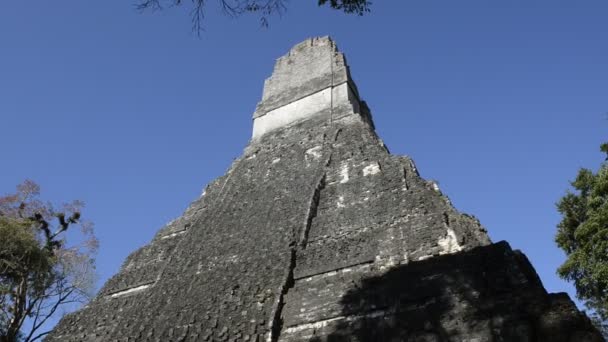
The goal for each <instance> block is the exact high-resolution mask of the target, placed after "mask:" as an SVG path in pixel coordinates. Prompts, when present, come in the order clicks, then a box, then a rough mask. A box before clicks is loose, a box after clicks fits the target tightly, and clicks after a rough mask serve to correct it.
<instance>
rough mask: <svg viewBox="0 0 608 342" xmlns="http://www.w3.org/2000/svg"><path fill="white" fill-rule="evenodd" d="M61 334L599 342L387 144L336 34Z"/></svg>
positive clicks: (278, 89) (294, 65) (292, 69)
mask: <svg viewBox="0 0 608 342" xmlns="http://www.w3.org/2000/svg"><path fill="white" fill-rule="evenodd" d="M48 340H49V341H258V342H261V341H269V342H274V341H564V342H566V341H568V342H570V341H600V340H601V339H600V337H599V335H598V334H597V332H596V331H595V330H594V329H593V328H592V327H591V325H590V323H589V320H588V319H587V318H586V317H585V316H584V315H582V314H581V313H580V312H579V311H578V310H576V307H575V306H574V305H573V304H572V302H571V301H570V300H569V299H568V298H567V297H564V296H563V295H549V294H547V293H546V291H545V290H544V288H543V286H542V284H541V283H540V280H539V279H538V276H537V275H536V273H535V272H534V269H533V268H532V266H531V265H530V264H529V263H528V262H527V260H526V259H525V257H524V256H523V255H522V254H521V253H519V252H516V251H515V252H514V251H512V250H511V248H510V247H509V245H508V244H506V243H504V242H503V243H497V244H491V243H490V240H489V238H488V236H487V234H486V231H485V229H484V228H483V227H482V226H481V225H480V224H479V222H478V221H477V220H476V219H475V218H474V217H472V216H469V215H466V214H461V213H459V212H458V211H457V210H455V209H454V208H453V207H452V205H451V204H450V202H449V200H448V199H447V197H445V196H444V195H443V194H442V193H441V192H440V191H439V189H438V188H437V186H436V185H435V184H434V183H432V182H428V181H426V180H424V179H422V178H421V177H420V176H419V175H418V172H417V170H416V168H415V166H414V163H413V161H412V160H411V159H410V158H408V157H401V156H394V155H391V154H389V153H388V151H387V149H386V148H385V146H384V145H383V143H382V142H381V140H380V139H379V138H378V137H377V135H376V133H375V131H374V126H373V123H372V120H371V116H370V114H369V110H368V108H367V106H366V105H365V103H364V102H362V101H361V100H360V98H359V95H358V93H357V90H356V87H355V85H354V82H352V80H351V78H350V74H349V71H348V67H347V65H346V63H345V59H344V56H343V55H342V54H341V53H339V52H338V50H337V48H336V46H335V44H334V43H333V41H331V40H330V39H329V38H327V37H324V38H313V39H309V40H306V41H305V42H303V43H301V44H298V45H296V46H295V47H294V48H293V49H291V50H290V52H289V53H288V54H287V55H286V56H284V57H281V58H279V59H278V60H277V63H276V66H275V68H274V72H273V74H272V76H271V77H270V78H269V79H267V80H266V83H265V86H264V94H263V96H262V101H261V102H260V103H259V104H258V107H257V110H256V112H255V114H254V123H253V137H252V140H251V142H250V143H249V145H248V146H247V147H246V148H245V151H244V153H243V155H242V156H241V157H240V158H239V159H237V160H236V161H235V162H234V163H233V165H232V166H231V167H230V169H229V170H228V172H227V173H226V175H224V176H222V177H220V178H218V179H217V180H215V181H214V182H212V183H211V184H209V185H208V186H207V188H206V189H205V191H204V192H203V195H202V196H201V197H200V198H199V199H197V200H195V201H194V202H193V203H192V204H191V205H190V207H189V208H188V209H187V210H186V212H185V213H184V215H183V216H181V217H179V218H178V219H176V220H174V221H172V222H170V223H169V224H168V225H167V226H166V227H163V228H162V229H161V230H160V231H159V232H158V234H157V235H156V237H155V238H154V239H153V240H152V241H151V242H150V244H148V245H147V246H145V247H143V248H141V249H139V250H137V251H135V252H134V253H133V254H131V255H130V256H129V257H128V258H127V260H126V261H125V263H124V264H123V266H122V268H121V270H120V272H119V273H118V274H116V275H115V276H114V277H112V278H111V279H110V280H109V281H108V282H107V283H106V284H105V285H104V287H103V288H102V289H101V291H100V293H99V294H98V296H97V297H96V298H95V299H94V300H93V301H92V302H91V303H90V305H88V306H87V307H86V308H84V309H82V310H80V311H78V312H77V313H74V314H71V315H68V316H66V317H65V318H64V319H63V320H62V321H61V322H60V324H59V325H58V326H57V328H56V330H55V331H54V332H53V333H52V334H51V335H50V336H49V338H48Z"/></svg>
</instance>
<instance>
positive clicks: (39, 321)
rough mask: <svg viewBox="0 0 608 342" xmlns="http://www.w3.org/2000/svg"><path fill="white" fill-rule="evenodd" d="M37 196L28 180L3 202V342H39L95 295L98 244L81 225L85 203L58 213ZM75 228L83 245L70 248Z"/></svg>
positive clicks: (0, 299)
mask: <svg viewBox="0 0 608 342" xmlns="http://www.w3.org/2000/svg"><path fill="white" fill-rule="evenodd" d="M39 194H40V188H39V186H38V185H37V184H36V183H34V182H32V181H29V180H28V181H25V182H23V183H22V184H20V185H19V186H17V193H15V194H11V195H7V196H4V197H0V342H13V341H35V340H38V339H41V338H42V337H44V336H45V335H46V334H48V332H49V331H45V328H46V327H47V326H46V325H45V324H46V323H48V321H49V319H51V318H52V317H56V316H57V315H58V314H59V311H58V310H59V309H61V308H63V309H65V308H66V307H67V308H69V307H73V306H74V305H75V303H83V302H85V301H87V300H88V299H89V298H90V297H91V296H92V290H93V288H94V284H95V272H94V269H95V268H94V260H93V255H94V253H95V251H96V249H97V240H96V239H95V236H94V235H93V229H92V225H91V224H90V223H88V222H84V221H82V220H81V217H80V209H81V208H82V207H83V203H82V202H80V201H73V202H72V203H69V204H63V205H62V206H60V208H59V209H55V207H53V206H52V205H51V204H50V203H44V202H42V201H40V200H39V199H38V196H39ZM73 226H79V227H80V233H81V234H80V236H79V240H80V241H81V242H80V243H79V244H76V245H70V246H68V244H67V233H68V229H70V228H71V227H73ZM71 231H72V230H70V232H71Z"/></svg>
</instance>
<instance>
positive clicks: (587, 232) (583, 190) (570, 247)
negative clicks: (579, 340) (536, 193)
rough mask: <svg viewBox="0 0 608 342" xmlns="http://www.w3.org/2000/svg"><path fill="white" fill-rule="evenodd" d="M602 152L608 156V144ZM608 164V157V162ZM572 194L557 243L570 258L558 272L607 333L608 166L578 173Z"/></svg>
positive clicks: (561, 207) (563, 206) (565, 200)
mask: <svg viewBox="0 0 608 342" xmlns="http://www.w3.org/2000/svg"><path fill="white" fill-rule="evenodd" d="M600 150H601V151H602V152H604V153H606V154H607V156H608V143H604V144H602V145H601V147H600ZM606 160H608V157H607V158H606ZM571 184H572V187H573V188H574V192H573V191H568V193H567V194H566V195H565V196H564V197H562V198H561V199H560V200H559V202H558V203H557V209H558V211H559V212H560V213H561V214H562V220H561V222H560V223H559V224H558V226H557V227H558V231H557V236H556V237H555V240H556V242H557V244H558V246H559V247H560V248H562V249H563V250H564V251H565V252H566V255H567V259H566V261H565V262H564V264H563V265H561V266H560V267H559V269H558V270H557V272H558V274H559V275H560V277H562V278H563V279H566V280H568V281H571V282H573V283H574V286H575V287H576V291H577V297H578V298H579V299H581V300H583V301H584V302H585V304H586V306H587V307H588V308H589V309H591V310H593V312H594V317H593V320H594V321H595V322H596V325H597V326H598V327H599V328H600V329H602V328H604V329H603V330H604V333H606V331H608V330H607V329H606V322H607V321H608V162H606V161H605V162H604V163H602V164H601V166H600V168H599V170H598V171H597V172H596V173H594V172H593V171H591V170H589V169H585V168H582V169H580V170H579V172H578V175H577V176H576V179H575V180H574V181H573V182H571Z"/></svg>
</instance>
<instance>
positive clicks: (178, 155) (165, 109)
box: [0, 0, 608, 295]
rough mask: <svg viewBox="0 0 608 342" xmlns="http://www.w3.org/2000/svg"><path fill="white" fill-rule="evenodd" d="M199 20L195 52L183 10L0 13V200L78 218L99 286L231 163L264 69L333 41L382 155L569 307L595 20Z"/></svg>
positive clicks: (491, 4) (538, 4)
mask: <svg viewBox="0 0 608 342" xmlns="http://www.w3.org/2000/svg"><path fill="white" fill-rule="evenodd" d="M186 3H187V2H186ZM209 3H210V6H209V8H208V11H209V12H208V17H207V20H206V23H205V26H206V31H205V32H204V33H203V34H202V36H201V38H200V39H199V38H197V37H196V36H195V35H193V34H192V33H191V32H190V28H191V26H190V25H191V24H190V18H189V16H188V11H187V9H186V8H177V9H169V10H167V11H165V12H158V13H147V14H139V13H138V12H136V11H135V10H134V7H133V2H132V1H129V0H105V1H81V0H78V1H77V0H65V1H48V0H47V1H42V0H35V1H2V2H1V3H0V146H1V148H2V157H1V158H0V165H1V169H0V170H1V177H0V193H7V192H11V191H13V190H14V186H15V185H16V184H17V183H19V182H21V181H22V180H23V179H25V178H31V179H33V180H35V181H36V182H38V183H39V184H40V185H41V186H42V190H43V195H44V197H45V198H48V199H51V200H53V201H57V202H59V201H61V200H68V199H82V200H84V201H85V202H86V203H87V208H86V210H85V211H84V215H85V216H86V217H87V218H89V219H90V220H92V221H94V222H95V224H96V231H97V235H98V237H99V238H100V242H101V248H100V251H99V255H98V258H97V264H98V269H99V275H100V282H99V284H100V285H101V284H102V283H103V282H104V281H105V280H106V279H107V278H108V277H110V276H111V275H112V274H114V273H115V272H116V271H117V270H118V269H119V267H120V264H121V263H122V261H123V260H124V258H125V257H126V256H127V255H128V254H129V253H130V252H132V251H134V250H135V249H136V248H138V247H141V246H142V245H144V244H145V243H147V242H148V241H149V240H150V239H151V238H152V236H153V235H154V234H155V232H156V231H157V230H158V229H159V228H160V227H162V226H163V225H164V224H165V223H167V222H168V221H170V220H171V219H173V218H175V217H177V216H179V215H180V214H181V213H182V211H183V210H184V209H185V208H186V206H187V205H188V204H189V202H190V201H191V200H193V199H195V198H196V197H197V196H199V194H200V193H201V190H202V189H203V187H204V186H205V184H207V183H208V182H209V181H211V180H212V179H214V178H215V177H218V176H219V175H221V174H223V173H224V172H225V170H226V168H227V167H228V166H229V165H230V163H231V161H232V160H233V159H234V158H235V157H237V156H238V155H240V153H241V151H242V149H243V148H244V147H245V145H246V144H247V142H248V139H249V137H250V132H251V115H252V113H253V111H254V109H255V105H256V103H257V102H258V100H259V99H260V97H261V94H262V86H263V81H264V79H265V78H266V77H268V76H269V75H270V73H271V71H272V67H273V64H274V60H275V59H276V58H277V57H279V56H281V55H283V54H284V53H286V52H287V50H288V49H289V48H290V47H291V46H292V45H293V44H295V43H298V42H300V41H301V40H303V39H305V38H307V37H310V36H319V35H327V34H329V35H331V36H332V37H333V38H334V39H335V40H336V41H337V43H338V46H339V47H340V49H341V50H342V51H344V52H345V53H346V55H347V58H348V62H349V64H350V66H351V70H352V73H353V76H354V78H355V81H356V82H357V84H358V87H359V90H360V93H361V95H362V97H363V98H364V99H365V100H366V101H367V102H368V103H369V105H370V107H371V109H372V113H373V115H374V119H375V123H376V126H377V129H378V131H379V134H380V135H381V136H382V137H383V139H384V140H385V142H386V144H387V145H388V146H389V148H390V149H391V151H392V152H393V153H397V154H407V155H410V156H412V157H413V158H414V160H415V161H416V162H417V165H418V168H419V170H420V172H421V174H422V176H423V177H425V178H427V179H436V180H437V181H438V182H439V184H440V187H441V189H442V190H443V191H444V193H446V194H447V195H448V196H449V197H450V198H451V200H452V202H453V203H454V204H455V206H456V207H457V208H458V209H460V210H461V211H464V212H467V213H470V214H473V215H475V216H477V217H478V218H479V219H480V220H481V222H482V224H484V225H485V227H486V228H487V229H488V230H489V232H490V235H491V237H492V239H493V240H494V241H499V240H508V241H509V242H510V243H511V245H512V246H513V247H514V248H517V249H521V250H523V251H524V252H525V253H526V254H527V255H528V257H529V258H530V259H531V261H532V263H533V264H534V266H535V267H536V269H537V271H538V273H539V274H540V276H541V278H542V280H543V282H544V284H545V286H546V287H547V289H548V290H549V291H568V292H570V294H571V295H572V294H573V291H572V287H571V286H570V285H568V284H567V283H565V282H563V281H561V280H559V279H558V278H557V277H556V275H555V269H556V268H557V266H558V265H559V264H560V263H561V262H562V261H563V259H564V256H563V254H562V253H561V252H560V250H558V249H557V247H556V246H555V244H554V242H553V236H554V234H555V225H556V223H557V222H558V220H559V216H558V215H557V213H556V211H555V206H554V203H555V202H556V201H557V200H558V198H559V197H560V196H562V195H563V194H564V193H565V190H566V188H567V187H568V180H571V179H572V178H573V177H574V176H575V174H576V172H577V169H578V168H579V167H582V166H587V167H591V168H596V167H597V166H598V165H599V163H600V162H601V161H602V160H603V158H602V155H601V154H600V153H599V148H598V147H599V144H600V143H601V142H603V141H606V140H608V139H607V136H606V131H607V128H608V114H607V113H608V2H607V1H605V0H589V1H558V0H542V1H540V0H539V1H524V0H519V1H508V2H506V1H502V2H499V1H481V0H480V1H469V0H459V1H433V0H430V1H427V0H425V1H422V0H417V1H381V0H376V1H374V5H373V7H372V8H373V11H372V13H370V14H369V15H366V16H364V17H356V16H347V15H344V14H342V13H339V12H333V11H330V10H329V9H327V8H317V6H316V5H315V3H316V0H298V1H291V3H290V4H288V10H287V12H286V13H285V14H284V15H283V16H282V17H274V18H272V19H271V25H270V27H269V28H268V29H262V28H260V27H259V24H258V21H257V18H256V17H242V18H240V19H230V18H226V17H223V16H221V14H220V12H219V10H218V8H217V6H216V5H215V2H214V0H210V1H209Z"/></svg>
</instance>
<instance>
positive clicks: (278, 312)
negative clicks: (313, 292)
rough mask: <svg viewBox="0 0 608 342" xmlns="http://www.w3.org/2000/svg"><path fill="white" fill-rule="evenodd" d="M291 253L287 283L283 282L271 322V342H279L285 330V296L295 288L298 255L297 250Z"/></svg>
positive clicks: (292, 250)
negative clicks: (283, 315) (282, 331)
mask: <svg viewBox="0 0 608 342" xmlns="http://www.w3.org/2000/svg"><path fill="white" fill-rule="evenodd" d="M290 252H291V258H290V262H289V269H288V271H287V275H286V276H285V281H284V282H283V284H282V286H281V289H280V293H279V298H278V300H277V302H276V306H275V308H274V310H273V314H272V321H271V322H270V326H269V328H270V341H271V342H277V341H278V340H279V336H280V335H281V330H282V329H283V317H282V313H283V307H284V306H285V296H286V295H287V292H289V289H291V288H292V287H293V285H294V284H295V281H294V276H293V274H294V270H295V268H296V255H297V251H296V248H295V247H291V249H290Z"/></svg>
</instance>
